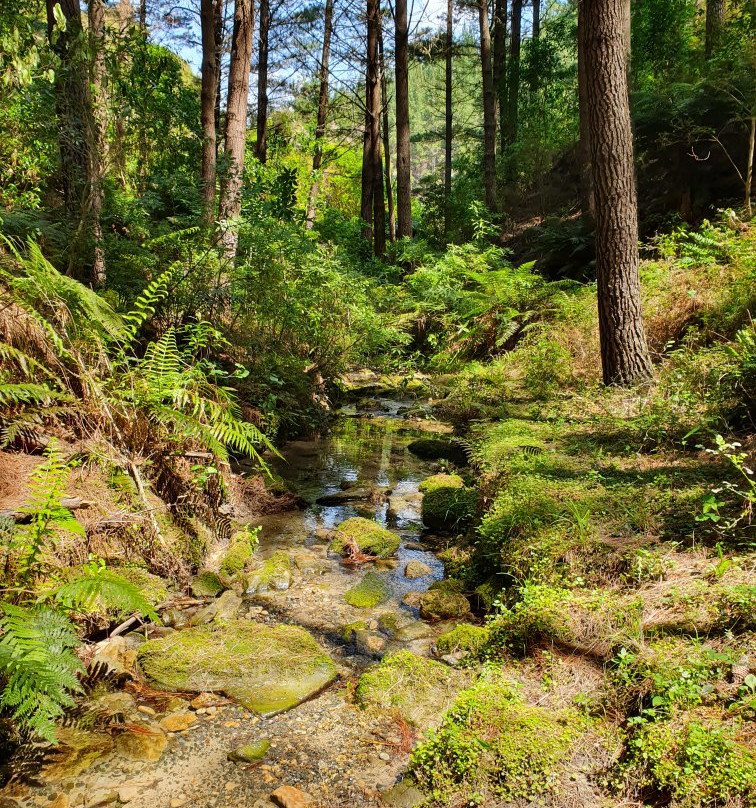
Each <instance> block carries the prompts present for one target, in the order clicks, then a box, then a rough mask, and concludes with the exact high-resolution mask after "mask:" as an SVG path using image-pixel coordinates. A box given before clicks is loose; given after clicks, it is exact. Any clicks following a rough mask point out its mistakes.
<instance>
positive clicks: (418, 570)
mask: <svg viewBox="0 0 756 808" xmlns="http://www.w3.org/2000/svg"><path fill="white" fill-rule="evenodd" d="M432 572H433V570H432V569H431V568H430V567H429V566H428V565H427V564H424V563H423V562H422V561H409V562H408V563H407V566H406V567H405V568H404V577H405V578H412V579H414V578H424V577H425V576H426V575H430V574H431V573H432Z"/></svg>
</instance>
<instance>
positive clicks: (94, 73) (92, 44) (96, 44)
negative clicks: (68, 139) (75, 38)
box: [87, 0, 107, 289]
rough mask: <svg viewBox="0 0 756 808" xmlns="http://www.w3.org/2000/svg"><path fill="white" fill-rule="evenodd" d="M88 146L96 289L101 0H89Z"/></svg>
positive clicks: (99, 274) (100, 260)
mask: <svg viewBox="0 0 756 808" xmlns="http://www.w3.org/2000/svg"><path fill="white" fill-rule="evenodd" d="M87 20H88V23H89V31H88V34H89V52H90V62H89V65H90V67H89V99H88V100H89V103H88V110H87V111H88V113H89V114H88V116H87V118H88V121H89V130H90V134H89V148H88V157H89V160H88V162H87V175H88V176H87V180H88V182H87V184H88V186H89V187H88V192H89V218H90V223H91V235H92V271H91V276H90V280H91V283H92V286H93V287H94V288H96V289H99V288H102V287H103V286H105V248H104V244H103V238H102V206H103V189H102V178H103V174H104V166H105V148H106V143H107V141H106V132H107V102H106V99H105V3H104V0H89V6H88V8H87Z"/></svg>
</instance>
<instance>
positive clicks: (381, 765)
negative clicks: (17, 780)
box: [0, 400, 446, 808]
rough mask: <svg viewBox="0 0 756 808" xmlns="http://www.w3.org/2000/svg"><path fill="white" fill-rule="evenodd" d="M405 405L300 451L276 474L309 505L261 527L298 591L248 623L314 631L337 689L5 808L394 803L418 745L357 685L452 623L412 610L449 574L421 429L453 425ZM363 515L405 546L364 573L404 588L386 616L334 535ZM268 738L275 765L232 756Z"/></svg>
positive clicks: (218, 724) (98, 768)
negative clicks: (436, 530)
mask: <svg viewBox="0 0 756 808" xmlns="http://www.w3.org/2000/svg"><path fill="white" fill-rule="evenodd" d="M404 406H405V402H397V401H390V400H377V401H375V403H374V406H373V407H372V411H371V409H367V410H365V409H363V410H362V411H361V412H359V413H358V412H356V411H355V409H354V408H353V407H352V408H351V409H350V408H348V409H346V410H344V411H343V412H342V413H341V414H340V416H339V417H338V419H337V420H336V421H335V424H334V428H333V431H332V432H331V434H329V435H328V436H326V437H323V438H320V439H316V440H299V441H294V442H292V443H290V444H288V445H287V446H286V447H285V448H284V449H283V451H282V457H281V458H276V459H275V460H273V461H272V465H273V467H274V469H275V471H276V472H277V473H278V474H279V475H280V476H281V477H283V478H284V480H285V481H286V482H287V483H288V484H289V485H290V486H291V487H292V489H293V490H295V491H296V492H297V493H298V494H299V495H300V496H301V497H302V498H303V499H304V500H305V501H306V502H307V503H308V504H307V506H306V507H304V508H302V509H299V510H291V511H287V512H285V513H278V514H274V515H268V516H264V517H260V518H259V519H255V520H253V521H252V524H255V525H256V524H260V525H261V526H262V530H261V534H260V537H261V538H260V545H259V548H258V551H257V556H258V557H259V558H262V559H264V558H266V557H269V556H270V555H271V554H272V553H274V552H276V551H279V550H283V551H285V552H286V553H287V554H288V555H289V556H290V557H291V559H292V560H293V562H294V564H293V567H292V569H293V571H294V572H293V576H292V580H291V585H290V587H289V588H287V589H282V590H280V591H271V592H264V593H260V594H258V595H255V596H252V597H250V598H248V599H246V600H245V605H244V607H243V609H242V615H241V616H242V617H246V618H248V619H251V620H257V621H261V622H265V623H268V624H275V623H291V624H296V625H300V626H303V627H305V628H307V629H308V630H310V631H311V632H312V634H313V635H314V636H315V637H316V638H317V639H318V641H319V642H320V643H321V645H322V646H323V647H324V648H325V649H326V650H327V651H328V652H329V653H330V654H331V656H332V657H333V659H334V660H335V661H336V663H337V665H338V667H339V679H338V681H337V682H336V683H334V684H333V685H331V686H330V687H329V688H328V689H326V690H325V691H324V692H322V693H320V694H319V695H318V696H317V697H315V698H313V699H311V700H310V701H307V702H305V703H303V704H300V705H299V706H298V707H295V708H294V709H292V710H289V711H288V712H286V713H282V714H279V715H276V716H272V717H269V718H262V717H260V716H257V715H254V714H252V713H250V712H248V711H246V710H244V709H242V708H241V707H239V706H237V705H234V704H227V705H225V706H222V707H221V708H220V709H218V710H217V711H215V710H214V711H211V712H210V713H204V711H203V714H202V715H199V714H197V718H198V720H197V721H196V722H195V723H194V724H193V725H192V726H191V727H190V728H189V729H188V730H186V731H184V732H178V733H170V734H168V736H167V737H168V746H167V748H166V749H165V751H163V753H162V755H161V756H160V758H159V760H156V761H148V760H147V761H145V760H131V759H127V758H124V757H122V756H119V754H118V752H114V753H110V754H108V755H106V756H105V757H101V758H100V759H99V760H97V761H96V762H94V763H91V761H89V760H83V759H82V760H81V761H80V764H81V765H76V766H74V767H73V768H71V767H68V768H67V769H66V771H65V773H59V775H58V776H57V777H50V776H48V777H46V778H45V779H44V780H43V782H42V784H41V785H40V787H38V788H32V789H30V790H29V789H27V790H25V791H24V790H23V789H22V790H20V791H16V792H13V794H12V800H11V801H9V802H3V799H4V797H3V796H2V795H0V806H2V808H11V806H16V805H23V806H26V805H28V806H39V805H44V806H48V808H69V806H70V808H74V807H75V806H83V807H84V808H89V807H90V806H92V808H94V806H97V805H109V804H112V805H119V804H123V803H127V804H129V805H130V806H132V807H133V808H180V807H181V806H187V807H188V806H191V807H192V808H221V807H223V808H225V807H226V806H228V808H231V806H244V807H245V808H246V807H248V808H270V807H271V806H272V805H273V803H271V802H270V800H269V795H270V794H271V792H272V791H273V790H274V789H276V788H277V787H279V786H281V785H291V786H295V787H297V788H300V789H302V790H304V791H306V792H308V793H310V794H312V795H313V797H314V799H315V802H314V803H313V805H316V806H322V808H336V807H337V806H344V807H346V806H369V805H381V804H382V803H381V802H380V798H379V792H380V791H381V790H383V789H385V788H387V787H389V786H390V785H391V784H393V783H394V782H395V780H396V778H397V777H399V776H400V775H401V772H402V770H403V768H404V767H405V766H406V763H407V759H408V757H407V751H408V748H407V746H406V744H403V742H402V727H401V725H397V724H396V718H395V717H394V716H393V715H391V714H390V713H386V714H379V715H376V714H375V713H371V712H368V711H365V710H362V709H361V708H360V707H358V706H356V705H355V704H354V701H353V698H352V693H353V688H354V684H355V682H356V680H357V678H358V676H359V675H360V673H361V672H363V671H364V670H365V669H366V668H367V667H368V666H369V665H371V664H375V661H376V658H378V657H379V656H380V655H381V654H382V653H385V652H387V651H390V650H394V649H409V650H412V651H414V652H416V653H420V654H428V653H430V650H431V646H432V643H433V641H434V638H435V637H436V636H437V635H438V634H439V633H440V632H441V631H443V630H444V629H445V628H446V627H445V626H443V625H437V626H430V625H428V624H426V623H424V622H423V621H421V620H419V619H418V616H417V613H416V610H415V609H413V608H412V607H411V606H408V605H406V604H405V603H403V597H404V596H405V595H406V594H407V592H409V591H411V590H419V591H423V590H425V589H427V588H428V587H429V586H430V585H431V584H432V583H433V581H434V580H437V579H439V578H441V577H443V565H442V564H441V562H440V561H439V560H438V559H437V558H436V556H435V555H434V554H433V553H432V552H431V551H430V550H429V549H427V548H426V547H425V546H424V545H423V544H422V543H421V542H420V541H419V540H421V539H422V538H423V536H422V523H421V518H420V500H421V497H420V495H419V493H418V484H419V483H420V482H421V480H422V479H423V478H425V477H427V476H428V475H429V474H431V473H433V471H434V467H433V464H432V463H429V462H426V461H422V460H419V459H418V458H416V457H414V456H413V455H411V454H410V453H409V452H408V451H407V449H406V447H407V444H408V443H410V442H411V441H412V440H413V439H415V438H416V437H418V435H420V434H422V433H421V431H420V430H423V431H428V430H430V431H444V430H445V427H444V426H443V425H439V424H434V423H433V422H429V421H414V420H410V419H408V418H407V417H406V415H403V414H402V408H403V407H404ZM350 486H352V487H351V488H350ZM355 487H356V488H358V489H363V488H364V489H368V490H370V494H371V496H370V499H369V500H368V499H363V500H360V501H351V502H340V503H337V504H332V505H323V504H317V503H316V500H318V499H321V498H322V497H324V496H332V495H336V496H337V498H338V497H339V496H343V491H344V490H345V489H346V490H348V491H352V492H353V491H354V489H355ZM352 516H364V517H367V518H370V519H375V520H376V521H378V522H379V523H380V524H382V525H384V526H385V527H387V528H388V529H390V530H393V531H394V532H396V533H398V534H399V535H400V537H401V546H400V549H399V552H398V557H397V558H395V559H392V560H387V561H384V562H377V563H375V564H368V565H365V566H366V567H368V568H372V569H373V570H374V571H375V573H376V574H378V575H380V576H382V577H383V579H384V580H385V581H386V582H387V583H388V585H389V587H390V592H391V596H390V599H389V600H388V601H387V602H385V603H382V604H381V605H380V606H377V607H375V608H373V609H356V608H354V607H352V606H350V605H348V604H347V603H346V602H345V600H344V593H345V592H346V590H347V589H348V588H350V587H351V586H353V585H354V584H355V583H356V582H357V581H359V580H360V578H361V577H362V575H363V574H364V573H365V567H362V568H359V569H354V568H352V567H349V566H348V565H345V564H344V563H342V561H341V559H340V558H338V557H337V556H334V555H333V554H331V553H329V551H328V542H327V537H326V535H325V533H326V531H328V530H330V529H332V528H334V527H335V526H336V525H338V524H339V523H340V522H341V521H343V520H344V519H347V518H349V517H352ZM411 560H418V561H422V562H423V563H425V564H427V565H428V567H429V568H430V573H429V574H426V575H425V576H424V577H422V578H419V579H415V580H409V579H408V578H406V577H405V575H404V568H405V566H406V564H407V563H408V562H409V561H411ZM386 615H393V616H394V618H395V620H394V622H395V623H396V622H397V621H398V623H399V631H398V632H397V633H395V634H393V636H391V635H390V634H389V635H382V634H381V632H380V630H379V626H380V621H381V618H385V617H386ZM355 621H360V622H361V623H362V624H363V626H364V627H365V632H366V634H367V635H368V636H369V637H370V638H371V639H372V642H373V645H372V646H370V647H369V648H367V649H366V648H360V647H359V645H357V647H355V645H354V644H346V643H345V642H344V641H343V639H342V637H343V628H344V626H346V625H349V624H350V623H354V622H355ZM115 695H116V696H125V694H115ZM138 705H139V706H140V707H141V708H142V709H141V710H140V711H137V709H136V708H137V706H138ZM186 706H187V705H186V704H184V709H185V708H186ZM145 707H146V708H147V709H148V710H149V709H155V710H157V716H155V717H154V718H153V717H151V716H150V714H149V712H145V711H144V708H145ZM130 709H131V710H132V712H131V713H130V714H131V715H132V716H133V719H132V720H133V721H134V722H136V723H139V722H140V721H143V722H144V724H145V728H149V727H154V723H155V722H156V721H157V720H158V719H159V718H160V715H161V713H162V711H163V710H167V709H170V708H169V707H167V706H166V705H165V704H164V703H163V702H161V701H159V700H157V701H156V700H155V699H154V698H153V699H152V700H150V699H149V697H147V696H142V695H139V694H137V696H136V698H135V702H133V703H131V705H130ZM405 729H406V727H405ZM261 739H267V740H269V741H270V742H271V747H270V750H269V752H268V754H267V756H266V758H265V760H263V761H261V762H259V763H257V764H239V763H234V762H231V761H230V760H228V753H229V751H231V750H232V749H234V748H236V747H238V746H240V745H242V744H247V743H251V742H256V741H259V740H261ZM404 740H405V741H406V738H405V739H404ZM80 757H81V758H83V757H84V755H83V753H82V754H81V755H80ZM7 799H9V800H10V799H11V798H10V797H8V798H7Z"/></svg>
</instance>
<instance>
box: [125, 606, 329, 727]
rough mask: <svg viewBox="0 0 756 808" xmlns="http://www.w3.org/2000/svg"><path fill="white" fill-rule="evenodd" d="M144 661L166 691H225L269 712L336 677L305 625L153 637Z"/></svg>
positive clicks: (244, 624) (234, 624)
mask: <svg viewBox="0 0 756 808" xmlns="http://www.w3.org/2000/svg"><path fill="white" fill-rule="evenodd" d="M138 660H139V664H140V666H141V668H142V670H143V671H144V673H145V675H146V676H147V678H148V679H149V680H150V681H151V682H152V683H154V684H155V685H157V686H158V687H159V688H161V689H163V690H174V691H191V692H205V691H213V692H216V691H217V692H223V693H225V694H226V695H227V696H229V697H230V698H233V699H236V700H237V701H238V702H240V703H241V704H242V705H244V706H245V707H247V708H249V709H251V710H255V711H256V712H259V713H261V714H263V715H273V714H275V713H278V712H281V711H283V710H287V709H289V708H290V707H294V706H296V705H297V704H299V703H301V702H302V701H304V700H305V699H307V698H309V697H310V696H312V695H313V694H315V693H317V692H318V691H320V690H322V689H323V688H324V687H325V686H326V685H328V684H329V683H330V682H332V681H333V680H334V679H335V678H336V666H335V665H334V664H333V661H332V660H331V658H330V657H329V656H328V655H327V654H326V653H325V652H324V651H323V650H322V649H321V648H320V646H319V645H318V644H317V642H316V641H315V640H314V639H313V637H312V636H311V635H310V634H308V633H307V632H306V631H305V630H304V629H301V628H298V627H296V626H286V625H279V626H266V625H262V624H259V623H253V622H250V621H247V620H232V621H229V622H228V623H226V624H225V625H224V626H223V627H220V628H214V627H211V626H198V627H196V628H189V629H185V630H183V631H177V632H175V633H173V634H169V635H168V636H167V637H162V638H160V639H157V640H150V641H148V642H146V643H143V644H142V646H141V647H140V648H139V654H138Z"/></svg>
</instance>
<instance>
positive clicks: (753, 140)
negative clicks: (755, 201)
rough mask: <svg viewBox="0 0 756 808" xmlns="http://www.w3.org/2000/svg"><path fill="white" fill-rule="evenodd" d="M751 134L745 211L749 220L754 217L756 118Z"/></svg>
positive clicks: (749, 138)
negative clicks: (752, 195)
mask: <svg viewBox="0 0 756 808" xmlns="http://www.w3.org/2000/svg"><path fill="white" fill-rule="evenodd" d="M750 124H751V125H750V132H749V136H748V165H747V166H746V177H745V204H744V207H745V210H746V214H747V215H748V218H750V217H751V216H753V208H752V206H751V188H752V186H753V153H754V150H756V118H751V121H750Z"/></svg>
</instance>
